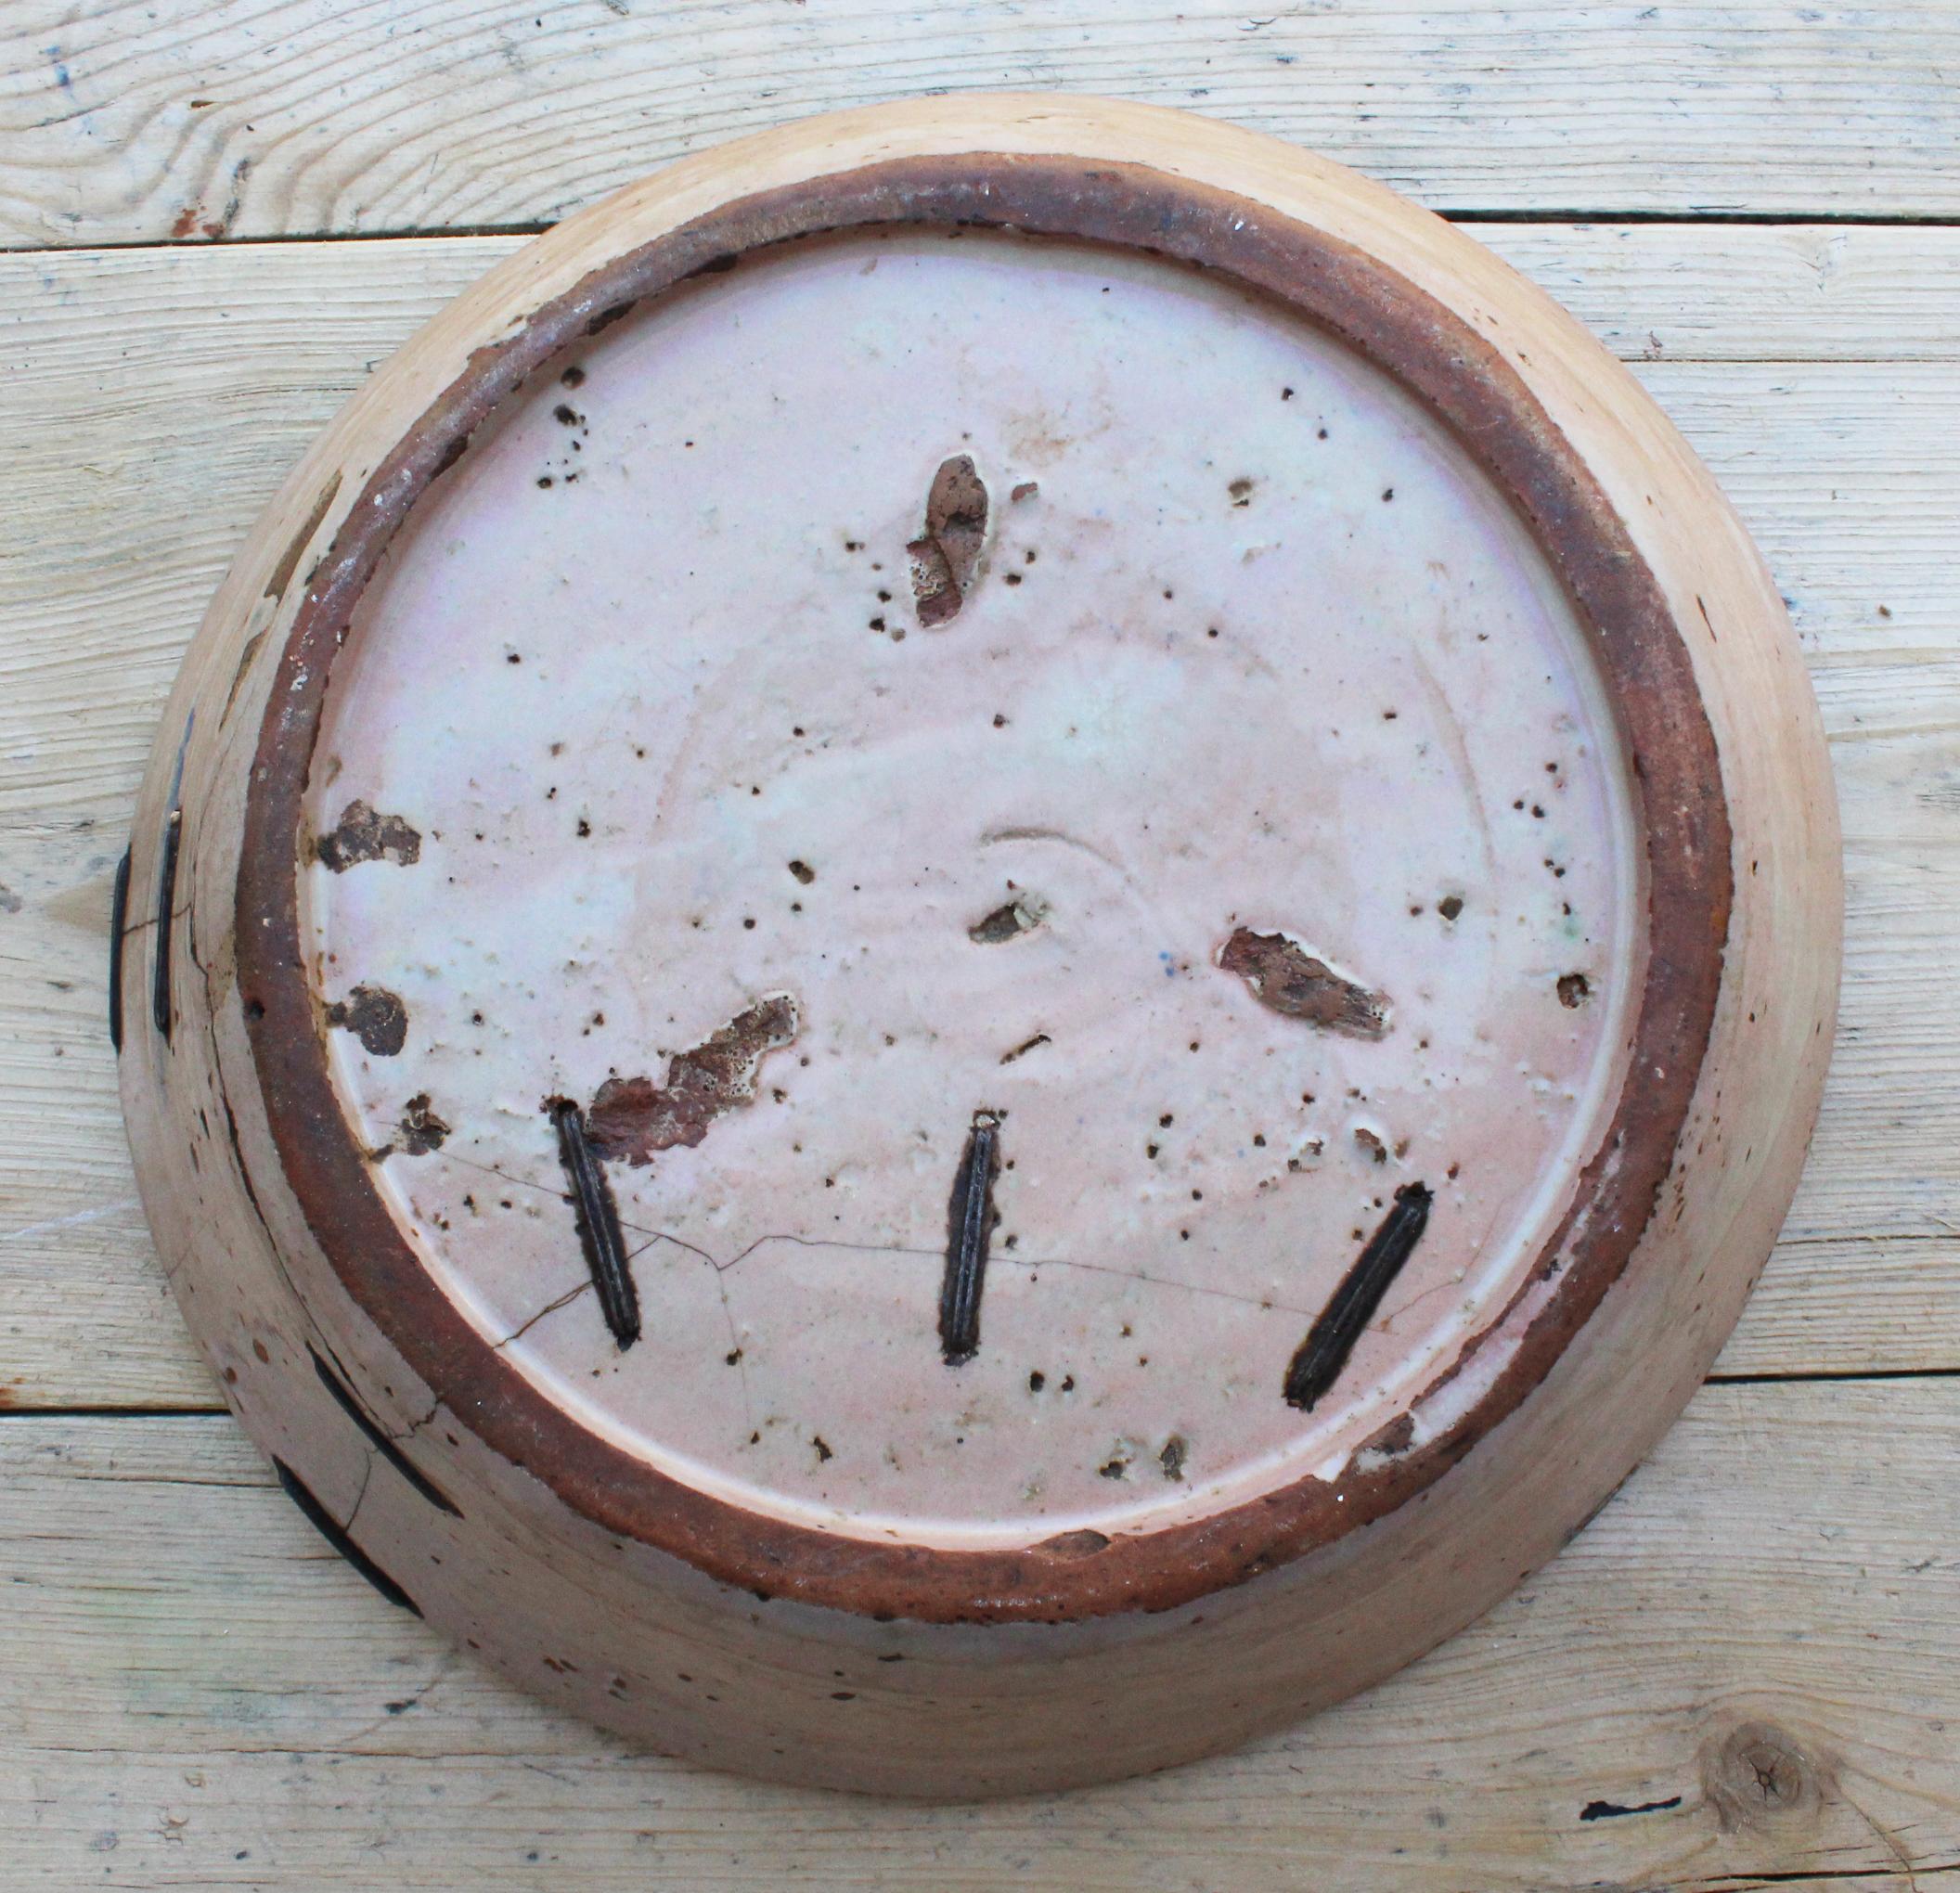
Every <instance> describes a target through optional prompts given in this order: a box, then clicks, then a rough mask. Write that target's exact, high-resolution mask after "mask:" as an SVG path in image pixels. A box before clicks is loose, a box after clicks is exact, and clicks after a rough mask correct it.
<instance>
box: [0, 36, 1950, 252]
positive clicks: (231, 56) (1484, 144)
mask: <svg viewBox="0 0 1960 1893" xmlns="http://www.w3.org/2000/svg"><path fill="white" fill-rule="evenodd" d="M1956 71H1960V13H1956V11H1955V9H1954V7H1952V6H1950V5H1948V4H1945V0H1917V4H1913V5H1906V4H1895V5H1891V6H1884V7H1845V6H1835V5H1832V6H1822V5H1820V6H1799V5H1795V4H1791V0H1698V4H1696V0H1687V4H1670V5H1666V6H1647V5H1642V4H1639V0H1616V4H1611V5H1602V4H1583V5H1581V4H1577V0H1572V4H1565V5H1553V4H1542V5H1534V6H1522V7H1520V6H1511V5H1502V4H1489V0H1486V4H1464V5H1457V6H1447V7H1437V8H1420V7H1415V6H1389V5H1381V6H1337V5H1328V4H1324V0H1322V4H1312V5H1299V4H1296V0H1290V4H1287V5H1283V6H1282V5H1279V4H1277V0H1275V4H1274V5H1271V6H1263V5H1262V6H1241V5H1235V4H1229V0H1186V4H1184V5H1182V6H1179V7H1178V8H1177V9H1176V10H1175V11H1172V10H1169V9H1159V8H1154V7H1145V6H1134V5H1125V6H1111V5H1110V4H1109V0H1044V4H1042V5H1038V6H1029V5H1010V6H1003V5H999V4H995V0H914V4H903V5H901V4H896V0H806V4H795V0H576V4H555V5H551V6H545V5H542V4H540V0H360V4H352V5H350V4H345V0H219V4H213V0H164V4H161V5H159V4H155V0H99V4H97V5H94V6H88V7H85V8H83V7H77V6H74V5H73V4H72V0H11V4H10V5H9V6H7V8H6V11H5V14H4V15H0V74H4V75H5V77H4V78H0V154H4V156H0V240H6V241H11V242H13V243H15V244H19V245H39V244H50V243H101V242H108V241H143V240H155V239H158V238H165V237H168V236H170V235H172V234H173V233H175V234H178V235H203V234H205V233H207V232H216V233H225V234H228V235H232V236H257V235H273V234H318V233H329V232H330V233H355V232H367V233H371V232H378V231H399V230H405V229H436V228H443V229H457V228H469V227H479V228H480V227H486V226H489V225H506V224H509V223H511V222H513V221H514V222H518V223H524V224H535V223H536V222H538V221H542V220H549V219H552V218H556V217H559V216H561V215H563V214H564V212H567V211H569V210H571V209H573V208H574V207H576V206H577V205H579V204H582V203H586V202H588V201H590V200H592V199H593V198H595V197H597V196H599V195H600V193H601V192H603V191H606V190H608V189H611V188H612V187H613V186H615V185H619V184H622V183H625V182H626V181H627V180H629V179H631V178H633V177H636V176H638V175H639V174H641V173H643V172H645V171H648V170H650V169H651V168H652V167H653V166H654V165H656V164H658V163H662V162H664V161H666V160H668V159H670V158H673V157H675V156H677V155H678V154H680V153H682V152H686V151H692V150H698V149H700V148H703V147H704V146H707V145H711V144H715V143H717V142H720V141H722V140H724V139H726V138H729V137H731V136H733V135H737V134H739V133H742V132H748V131H755V130H760V129H762V128H764V127H766V126H768V125H771V124H775V123H779V122H781V121H783V120H785V119H788V118H793V117H800V116H803V115H805V114H806V113H809V112H813V111H819V110H824V109H831V108H834V107H839V106H845V105H857V104H863V103H867V102H869V101H871V100H875V99H880V98H888V97H895V96H897V95H900V94H905V93H920V92H926V91H932V90H943V91H952V92H966V91H974V90H985V89H994V90H999V89H1001V88H1015V89H1025V90H1048V89H1051V88H1059V89H1064V90H1069V91H1077V92H1100V93H1106V94H1112V95H1115V96H1116V97H1126V98H1139V99H1144V100H1149V101H1153V102H1155V103H1159V104H1166V105H1179V106H1185V107H1188V108H1190V109H1195V110H1198V111H1204V112H1209V113H1213V114H1216V115H1218V116H1219V117H1223V118H1227V119H1231V120H1234V121H1236V122H1240V123H1244V124H1248V125H1252V126H1255V127H1257V128H1260V129H1263V130H1267V131H1272V132H1277V133H1280V134H1281V135H1283V136H1286V137H1289V138H1292V139H1294V140H1296V141H1297V142H1299V143H1302V144H1306V145H1310V146H1314V147H1316V148H1319V149H1322V150H1323V151H1325V152H1326V153H1327V154H1328V155H1329V156H1330V157H1334V158H1339V159H1343V160H1345V161H1347V162H1349V163H1352V164H1358V165H1360V167H1361V168H1362V169H1364V170H1366V171H1368V172H1370V173H1372V174H1373V175H1374V176H1376V177H1379V178H1381V179H1383V180H1384V181H1385V182H1386V183H1389V184H1392V185H1395V186H1397V187H1399V188H1401V189H1403V190H1405V191H1408V192H1409V193H1411V194H1412V195H1413V196H1415V197H1416V198H1418V199H1419V200H1422V201H1424V202H1425V203H1428V204H1431V205H1432V206H1435V207H1438V208H1444V207H1470V208H1474V209H1479V210H1490V209H1504V208H1513V209H1523V210H1530V211H1535V212H1541V213H1543V212H1614V211H1623V212H1634V211H1644V212H1668V213H1672V214H1677V215H1678V214H1682V213H1685V212H1707V211H1747V212H1786V213H1812V214H1814V213H1818V212H1831V213H1837V214H1846V213H1849V214H1871V213H1883V214H1892V215H1898V214H1917V215H1922V216H1924V215H1932V214H1949V215H1950V214H1953V213H1954V212H1956V211H1960V163H1956V162H1955V134H1956V129H1960V128H1956V122H1955V115H1954V103H1953V90H1952V88H1953V85H1954V74H1955V72H1956Z"/></svg>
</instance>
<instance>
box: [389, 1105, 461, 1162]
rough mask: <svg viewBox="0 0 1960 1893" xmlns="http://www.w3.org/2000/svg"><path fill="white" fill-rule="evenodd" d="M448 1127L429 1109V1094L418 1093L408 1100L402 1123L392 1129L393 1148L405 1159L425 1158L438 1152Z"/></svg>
mask: <svg viewBox="0 0 1960 1893" xmlns="http://www.w3.org/2000/svg"><path fill="white" fill-rule="evenodd" d="M448 1135H449V1127H448V1126H447V1125H446V1124H445V1123H444V1122H443V1120H442V1119H441V1118H440V1117H438V1116H437V1115H436V1114H435V1113H434V1112H433V1111H432V1110H431V1109H430V1108H429V1094H428V1092H426V1091H421V1092H418V1093H417V1094H416V1096H414V1097H413V1098H411V1099H409V1101H408V1104H407V1108H406V1110H405V1111H404V1112H403V1113H402V1121H401V1122H400V1123H399V1124H398V1125H396V1126H395V1128H394V1148H395V1149H396V1150H397V1151H399V1152H400V1153H401V1154H402V1155H403V1156H405V1157H426V1156H427V1155H428V1154H429V1153H430V1152H431V1151H439V1150H441V1149H442V1147H443V1140H444V1139H445V1137H447V1136H448Z"/></svg>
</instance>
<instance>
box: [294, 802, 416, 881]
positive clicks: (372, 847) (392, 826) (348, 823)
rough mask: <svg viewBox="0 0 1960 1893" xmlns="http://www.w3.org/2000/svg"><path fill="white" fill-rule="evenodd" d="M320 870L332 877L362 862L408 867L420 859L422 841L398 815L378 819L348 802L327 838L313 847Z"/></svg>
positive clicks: (370, 811) (363, 807)
mask: <svg viewBox="0 0 1960 1893" xmlns="http://www.w3.org/2000/svg"><path fill="white" fill-rule="evenodd" d="M313 852H314V854H315V856H316V858H317V859H318V860H319V862H320V864H321V866H322V867H326V868H330V869H332V870H333V871H334V872H335V873H336V874H344V873H345V872H346V871H347V869H350V868H353V867H355V866H357V865H358V864H359V863H360V862H363V861H393V863H394V864H395V865H396V866H397V867H399V868H407V867H412V866H413V865H414V864H415V863H416V862H417V861H419V860H420V859H421V858H422V838H421V836H420V835H419V833H418V832H417V831H415V830H414V829H413V828H411V827H410V826H409V825H408V823H407V822H406V821H405V820H404V819H403V818H401V817H400V816H398V815H378V814H377V813H376V812H375V811H374V810H373V809H371V808H370V807H368V805H367V804H366V803H365V802H362V801H359V800H355V801H353V802H350V803H349V804H348V805H347V806H346V807H345V808H344V809H342V811H341V818H340V820H339V821H338V822H337V823H336V824H335V825H334V829H333V832H332V833H331V834H325V835H322V836H321V837H320V838H319V839H318V840H317V841H316V842H315V843H314V844H313Z"/></svg>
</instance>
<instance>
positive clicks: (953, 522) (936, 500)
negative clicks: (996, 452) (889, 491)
mask: <svg viewBox="0 0 1960 1893" xmlns="http://www.w3.org/2000/svg"><path fill="white" fill-rule="evenodd" d="M986 515H987V496H986V483H984V482H983V481H982V480H981V478H980V474H979V471H978V470H977V469H975V467H974V462H973V457H972V456H971V455H968V454H954V455H951V456H949V457H948V458H947V459H945V460H942V461H941V462H940V464H939V470H938V471H937V472H936V473H935V474H934V475H933V483H932V486H931V488H930V489H929V490H928V491H927V494H926V496H925V531H924V532H923V533H922V534H921V535H920V537H918V538H916V539H914V540H913V541H912V542H911V544H910V545H909V546H908V547H906V548H905V549H906V552H907V554H908V555H909V558H910V559H911V561H912V597H913V599H915V600H916V602H917V606H918V611H919V622H920V624H922V625H925V626H926V627H927V628H928V629H930V628H932V627H933V626H935V625H948V624H950V623H951V622H952V621H953V619H954V618H956V617H958V616H959V614H960V608H961V605H963V604H964V603H965V602H966V595H967V592H968V590H969V589H970V588H971V586H972V585H973V582H974V573H976V572H977V571H978V569H979V565H980V554H981V553H982V551H983V550H984V549H985V548H986Z"/></svg>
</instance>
